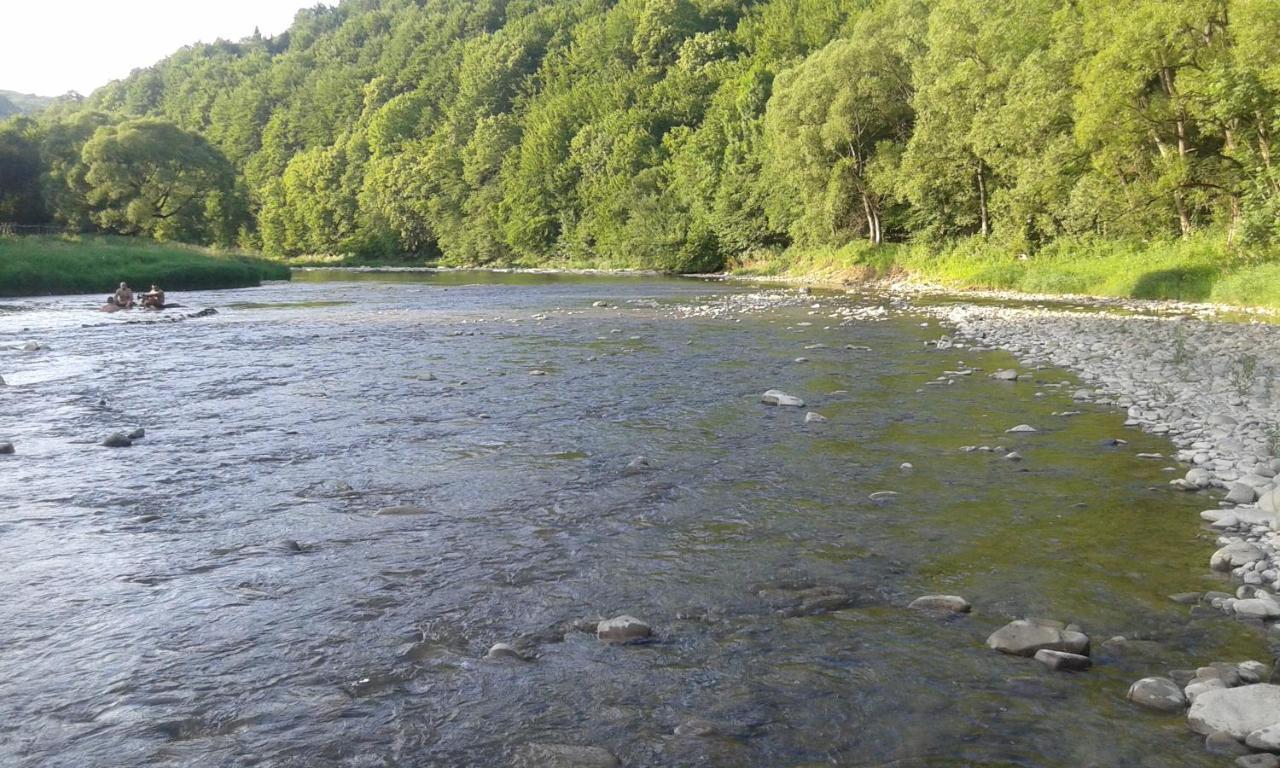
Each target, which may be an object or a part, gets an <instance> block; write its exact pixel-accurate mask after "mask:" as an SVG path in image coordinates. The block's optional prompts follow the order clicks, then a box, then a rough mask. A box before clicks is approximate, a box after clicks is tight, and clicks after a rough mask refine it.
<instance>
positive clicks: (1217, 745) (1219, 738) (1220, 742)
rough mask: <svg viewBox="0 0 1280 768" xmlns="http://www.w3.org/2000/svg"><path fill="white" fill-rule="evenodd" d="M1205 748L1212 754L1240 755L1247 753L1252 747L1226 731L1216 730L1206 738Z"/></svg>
mask: <svg viewBox="0 0 1280 768" xmlns="http://www.w3.org/2000/svg"><path fill="white" fill-rule="evenodd" d="M1204 749H1205V751H1206V752H1208V753H1209V754H1211V755H1226V756H1227V757H1240V756H1243V755H1247V754H1249V752H1250V749H1249V748H1248V747H1246V746H1245V745H1243V744H1241V743H1240V740H1239V739H1237V738H1236V737H1234V736H1232V735H1231V734H1229V733H1227V732H1225V731H1214V732H1213V733H1211V734H1209V735H1208V736H1206V737H1205V739H1204Z"/></svg>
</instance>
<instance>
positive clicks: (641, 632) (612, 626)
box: [596, 614, 653, 643]
mask: <svg viewBox="0 0 1280 768" xmlns="http://www.w3.org/2000/svg"><path fill="white" fill-rule="evenodd" d="M652 634H653V630H652V629H650V628H649V625H648V624H645V623H644V622H643V621H641V620H639V619H637V618H636V617H634V616H627V615H625V614H624V615H622V616H616V617H614V618H612V619H609V620H607V621H602V622H600V623H599V624H597V625H596V637H597V638H599V639H600V640H603V641H605V642H606V643H630V642H634V641H636V640H643V639H645V638H647V637H649V636H650V635H652Z"/></svg>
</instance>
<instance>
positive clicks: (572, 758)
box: [514, 744, 622, 768]
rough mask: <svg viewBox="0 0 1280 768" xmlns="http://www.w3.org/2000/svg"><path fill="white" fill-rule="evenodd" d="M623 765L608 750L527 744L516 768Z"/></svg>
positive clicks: (613, 767) (616, 766)
mask: <svg viewBox="0 0 1280 768" xmlns="http://www.w3.org/2000/svg"><path fill="white" fill-rule="evenodd" d="M621 765H622V763H619V762H618V758H616V757H614V756H613V753H612V752H610V751H609V750H607V749H602V748H600V747H580V746H577V745H574V744H526V745H525V746H524V748H523V749H521V750H520V753H519V754H518V755H517V756H516V761H515V763H514V766H515V768H618V766H621Z"/></svg>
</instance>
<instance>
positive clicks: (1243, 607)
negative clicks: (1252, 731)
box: [1231, 574, 1280, 718]
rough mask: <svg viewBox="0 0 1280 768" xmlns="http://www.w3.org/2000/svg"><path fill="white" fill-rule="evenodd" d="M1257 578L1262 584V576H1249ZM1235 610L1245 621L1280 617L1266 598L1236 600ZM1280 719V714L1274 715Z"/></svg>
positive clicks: (1271, 601)
mask: <svg viewBox="0 0 1280 768" xmlns="http://www.w3.org/2000/svg"><path fill="white" fill-rule="evenodd" d="M1249 575H1251V576H1257V581H1258V582H1259V583H1261V582H1262V576H1261V575H1258V574H1249ZM1231 607H1232V609H1234V610H1235V612H1236V615H1237V616H1242V617H1244V618H1247V619H1274V618H1277V617H1280V605H1277V604H1276V601H1274V600H1268V599H1266V598H1261V597H1254V598H1250V599H1248V600H1237V601H1236V603H1235V605H1233V606H1231ZM1276 716H1277V718H1280V713H1277V714H1276Z"/></svg>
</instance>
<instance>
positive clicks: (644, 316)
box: [0, 273, 1269, 768]
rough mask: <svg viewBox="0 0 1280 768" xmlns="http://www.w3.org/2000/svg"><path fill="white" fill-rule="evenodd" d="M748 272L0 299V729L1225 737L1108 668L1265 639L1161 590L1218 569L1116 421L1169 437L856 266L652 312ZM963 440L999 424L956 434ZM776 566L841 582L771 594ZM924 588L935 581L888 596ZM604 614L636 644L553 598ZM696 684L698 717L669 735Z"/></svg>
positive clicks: (1224, 651) (360, 740) (768, 761)
mask: <svg viewBox="0 0 1280 768" xmlns="http://www.w3.org/2000/svg"><path fill="white" fill-rule="evenodd" d="M357 277H358V278H360V279H359V280H358V281H357V280H356V278H357ZM760 290H761V289H759V288H753V287H749V286H744V285H727V284H721V283H709V282H701V281H680V280H662V279H658V278H600V277H595V278H587V277H568V276H545V275H544V276H538V275H495V274H467V273H450V274H442V275H431V274H412V275H403V274H399V275H385V274H374V275H358V276H353V275H350V274H340V275H332V274H328V275H327V274H324V273H309V274H303V275H300V276H299V280H298V281H296V282H294V283H293V284H272V285H268V286H265V287H262V288H258V289H250V290H242V291H221V292H208V293H202V294H188V295H183V296H176V297H171V298H172V299H173V300H176V301H180V302H182V303H184V304H186V305H187V306H188V307H189V308H190V309H191V310H194V309H199V308H203V307H214V308H216V309H217V311H218V313H217V314H216V315H214V316H211V317H204V318H196V319H188V320H184V321H181V322H172V323H169V322H165V323H144V322H139V320H140V319H141V318H142V317H143V316H142V314H141V313H134V314H133V315H131V316H130V317H129V318H122V317H119V316H106V315H101V314H99V313H96V312H93V311H91V310H92V307H93V306H94V305H95V304H96V297H62V298H54V299H31V300H11V301H10V302H9V303H7V304H5V305H4V306H0V376H3V377H4V378H5V380H6V381H7V382H8V386H5V387H0V439H5V440H12V441H13V442H14V444H15V445H16V446H17V453H16V454H15V455H13V456H0V563H2V564H3V568H0V596H2V597H0V765H6V766H41V767H42V768H43V767H45V766H49V767H55V766H75V767H77V768H83V767H84V766H134V765H138V766H152V765H163V766H240V765H246V766H247V765H259V766H308V767H310V766H316V767H324V766H361V767H363V766H425V765H432V766H434V765H440V766H501V765H508V764H510V763H511V761H512V760H513V759H514V757H515V756H516V755H517V753H518V752H519V750H520V749H521V748H522V746H523V745H526V744H529V743H534V742H543V743H558V744H579V745H592V746H598V747H603V748H606V749H608V750H610V751H611V752H613V753H614V754H615V755H617V756H618V758H619V759H620V760H621V761H622V762H623V764H624V765H627V766H684V765H708V766H740V765H741V766H817V765H849V766H862V765H867V766H871V765H890V764H891V765H903V766H907V765H955V766H960V765H992V766H997V765H998V766H1005V765H1019V766H1090V765H1096V766H1168V765H1185V766H1199V765H1205V766H1211V765H1212V766H1221V765H1224V764H1225V763H1227V762H1228V760H1227V759H1226V758H1221V757H1211V756H1209V755H1206V754H1205V753H1204V752H1203V750H1202V748H1201V746H1200V743H1199V739H1198V738H1197V737H1194V736H1193V735H1192V734H1191V733H1190V732H1189V731H1188V730H1187V728H1186V724H1185V720H1184V719H1183V718H1182V717H1181V716H1177V715H1173V716H1158V715H1152V714H1148V713H1146V712H1143V711H1139V710H1137V709H1136V708H1134V707H1133V706H1131V705H1129V704H1128V703H1127V702H1126V701H1125V700H1124V693H1125V690H1126V688H1127V687H1128V685H1129V683H1131V682H1132V681H1133V680H1134V679H1136V678H1138V677H1142V676H1146V675H1149V674H1164V673H1165V672H1166V671H1167V670H1168V669H1169V668H1176V667H1187V666H1190V667H1195V666H1198V665H1201V664H1204V663H1207V662H1208V661H1209V660H1214V659H1223V660H1233V661H1241V660H1244V659H1246V658H1260V659H1262V660H1263V661H1266V660H1268V659H1269V656H1264V655H1263V654H1264V649H1263V643H1262V640H1261V637H1260V635H1259V634H1258V633H1256V632H1255V631H1254V630H1251V629H1249V628H1248V627H1244V626H1241V625H1238V624H1235V623H1234V622H1231V621H1228V620H1226V619H1212V618H1209V619H1192V618H1191V617H1189V615H1188V612H1187V609H1186V608H1185V607H1183V606H1179V605H1177V604H1175V603H1173V602H1171V601H1170V600H1169V599H1168V597H1167V596H1168V595H1169V594H1171V593H1174V592H1183V591H1189V590H1197V589H1198V590H1204V589H1214V588H1222V587H1223V586H1224V585H1225V584H1226V582H1225V581H1214V580H1213V579H1212V578H1211V577H1210V576H1209V575H1208V571H1207V567H1206V562H1207V559H1208V556H1209V554H1210V552H1211V551H1212V543H1211V539H1212V536H1211V535H1210V534H1208V533H1207V532H1204V531H1202V530H1201V529H1200V527H1199V525H1198V518H1197V515H1196V512H1198V511H1199V510H1201V509H1205V508H1208V507H1211V506H1213V502H1212V500H1211V499H1209V498H1208V497H1199V498H1197V497H1194V496H1186V495H1175V494H1173V493H1171V492H1170V491H1168V490H1167V485H1166V483H1167V480H1168V477H1169V474H1168V473H1167V472H1166V471H1164V470H1165V468H1166V467H1167V466H1169V463H1168V462H1162V461H1152V460H1147V459H1140V458H1137V457H1136V454H1137V453H1139V452H1162V453H1165V454H1168V453H1169V452H1170V446H1169V445H1168V444H1167V443H1165V442H1162V441H1160V440H1159V439H1157V438H1155V437H1150V436H1145V435H1143V434H1140V433H1135V432H1132V431H1130V430H1125V429H1124V428H1123V427H1122V422H1123V419H1124V417H1123V415H1122V414H1119V413H1114V412H1109V411H1106V410H1103V409H1100V408H1097V407H1091V406H1083V407H1082V406H1079V405H1078V404H1074V403H1072V402H1071V400H1070V393H1071V391H1072V389H1073V388H1074V384H1073V383H1068V384H1066V385H1063V382H1072V379H1071V376H1070V375H1069V374H1067V373H1066V372H1063V371H1054V370H1045V371H1039V372H1037V374H1036V380H1035V382H1033V383H1023V382H1019V383H1018V384H1014V385H1010V384H1006V383H1001V382H995V381H992V380H990V379H988V378H987V376H986V373H987V372H989V371H991V370H994V369H996V368H999V367H1008V366H1010V365H1013V364H1015V361H1014V360H1013V359H1012V358H1010V357H1008V356H1007V355H1005V354H1002V353H999V352H973V351H970V350H963V349H948V350H935V349H931V348H929V347H927V346H926V345H925V342H926V341H928V340H931V339H937V338H938V337H939V336H940V335H941V334H942V333H943V332H944V329H940V328H939V327H938V326H937V325H936V324H934V323H929V324H928V325H927V326H922V324H924V323H926V322H928V321H927V320H926V319H925V318H923V317H920V316H913V315H910V314H905V315H893V316H891V317H889V318H888V319H885V320H883V321H879V322H875V321H870V320H868V321H842V320H840V319H832V318H831V317H830V316H829V315H830V313H831V311H832V310H834V309H837V308H839V307H845V306H862V305H868V304H870V305H874V304H877V303H879V302H878V300H877V299H875V298H874V297H867V298H864V299H858V298H856V297H836V296H823V295H815V296H812V297H804V298H803V299H802V300H800V299H799V297H796V298H795V300H788V301H786V302H776V303H777V304H778V306H773V307H772V308H767V309H763V310H761V311H755V312H734V313H727V314H720V315H716V316H699V314H698V313H696V312H695V313H689V312H688V310H689V309H690V308H691V307H696V306H700V305H702V304H705V303H707V302H728V303H729V304H730V305H731V306H741V305H742V303H743V302H741V301H739V302H738V303H734V300H735V299H734V297H738V299H741V298H742V297H741V295H743V294H747V293H750V292H756V291H760ZM768 290H770V291H771V290H772V289H768ZM779 293H785V294H787V295H788V296H792V297H794V296H795V294H794V292H791V291H786V292H779ZM599 300H603V301H607V302H609V304H610V306H609V307H607V308H598V307H593V306H592V303H593V302H595V301H599ZM812 304H819V305H820V307H819V308H817V309H814V308H812V307H811V305H812ZM180 311H182V312H186V311H189V310H180ZM685 314H692V315H693V316H690V317H686V316H682V315H685ZM29 340H35V341H38V342H39V343H41V344H43V345H46V348H45V349H42V350H40V351H22V346H23V344H24V343H25V342H27V341H29ZM818 344H821V345H825V346H822V347H814V345H818ZM847 345H853V346H854V347H855V349H847V348H846V347H847ZM864 348H865V349H864ZM802 356H803V357H806V358H808V362H802V363H798V362H795V359H796V358H797V357H802ZM965 366H968V367H970V368H977V369H979V370H978V371H977V372H976V373H974V374H973V375H971V376H954V377H952V378H953V379H954V383H952V384H950V385H948V384H945V382H943V383H937V382H936V381H935V380H936V379H937V378H938V377H939V376H940V375H942V373H943V372H944V371H948V370H952V371H954V370H959V369H960V368H962V367H965ZM532 370H541V371H544V372H545V374H546V375H542V376H538V375H531V373H530V371H532ZM931 382H932V383H931ZM774 387H776V388H779V389H784V390H786V391H788V392H790V393H792V394H797V395H800V396H801V397H803V398H805V400H806V401H808V407H807V408H803V409H793V408H773V407H769V406H766V405H762V404H761V403H760V402H759V397H760V394H761V393H762V392H763V391H764V390H766V389H769V388H774ZM1038 394H1039V395H1040V396H1037V395H1038ZM808 410H813V411H817V412H819V413H821V414H823V415H825V416H827V417H828V418H829V421H828V422H826V423H819V424H808V425H806V424H805V423H804V416H805V413H806V411H808ZM1068 410H1083V411H1084V412H1083V413H1082V414H1080V415H1078V416H1074V417H1062V416H1054V415H1052V414H1053V413H1055V412H1061V411H1068ZM1020 423H1029V424H1033V425H1035V426H1037V427H1039V428H1040V429H1041V431H1040V432H1039V433H1037V434H1032V435H1006V434H1004V431H1005V430H1006V429H1008V428H1009V427H1012V426H1014V425H1016V424H1020ZM137 427H143V428H145V430H146V436H145V438H143V439H141V440H138V441H137V442H136V444H135V445H134V446H133V447H131V448H126V449H108V448H104V447H101V446H100V442H101V440H102V439H103V438H104V437H105V436H106V435H107V434H109V433H111V432H115V431H126V432H127V431H130V430H132V429H134V428H137ZM1113 437H1122V438H1124V439H1126V440H1128V441H1129V442H1128V444H1127V445H1120V446H1110V445H1106V444H1104V441H1105V440H1107V439H1108V438H1113ZM984 444H985V445H997V444H999V445H1005V446H1008V447H1010V448H1015V449H1017V450H1018V451H1019V452H1021V453H1022V454H1023V455H1024V456H1025V457H1026V459H1025V461H1023V462H1021V463H1014V462H1009V461H1004V460H1001V459H999V458H997V457H996V456H994V455H992V454H989V453H978V452H975V453H963V452H961V451H960V450H959V448H960V447H961V446H963V445H984ZM640 455H644V456H647V457H649V458H650V459H651V460H652V464H653V468H652V469H651V470H649V471H642V472H634V473H632V472H628V471H627V470H626V468H627V465H628V462H630V461H631V460H632V459H634V458H635V457H637V456H640ZM904 462H909V463H910V464H912V465H914V469H913V470H911V471H904V470H902V469H900V465H902V464H903V463H904ZM879 491H896V492H897V493H898V494H899V495H897V496H894V497H891V498H889V499H881V500H879V501H873V500H872V499H871V498H869V496H870V494H872V493H875V492H879ZM397 505H413V506H417V507H421V508H422V511H423V514H414V515H386V514H378V513H379V511H380V510H383V509H385V508H387V507H392V506H397ZM806 587H824V588H827V589H828V591H829V592H830V593H831V594H835V593H836V592H839V593H841V594H843V595H846V596H847V600H844V601H843V602H842V601H840V600H836V601H835V602H836V603H839V604H838V605H825V606H820V607H818V608H815V609H814V611H813V614H814V615H794V614H796V613H797V611H795V610H789V607H790V606H791V602H789V599H790V598H789V597H788V595H789V594H792V593H789V592H788V590H791V591H794V590H796V589H800V588H806ZM927 593H948V594H960V595H964V596H965V597H967V598H968V599H969V600H970V601H971V602H972V603H973V604H974V612H973V614H972V615H969V616H963V617H940V616H937V615H932V614H927V613H920V612H916V611H910V610H907V609H906V608H905V605H906V604H907V603H908V602H910V600H911V599H913V598H914V597H916V596H918V595H921V594H927ZM619 613H629V614H632V615H635V616H639V617H641V618H643V619H644V620H646V621H647V622H649V623H650V624H651V625H652V626H653V627H654V630H655V633H656V637H655V639H654V642H651V643H649V644H645V645H635V646H625V647H613V646H607V645H604V644H602V643H600V642H598V641H597V640H596V639H595V637H594V635H591V634H588V633H586V632H583V631H579V630H580V629H581V624H582V622H583V620H595V619H599V618H602V617H609V616H614V615H617V614H619ZM1026 615H1030V616H1044V617H1050V618H1056V619H1059V620H1063V621H1073V622H1077V623H1079V624H1080V625H1081V626H1082V627H1083V629H1084V630H1085V631H1086V632H1088V633H1089V634H1090V635H1091V636H1092V637H1093V640H1094V656H1095V662H1096V666H1095V667H1094V669H1093V670H1091V671H1089V672H1087V673H1083V674H1063V673H1053V672H1049V671H1047V670H1045V669H1043V668H1042V667H1041V666H1040V665H1039V664H1037V663H1035V662H1034V661H1031V660H1029V659H1020V658H1012V657H1006V656H1001V655H999V654H996V653H994V652H992V651H989V650H987V649H986V648H985V646H984V645H983V642H984V640H985V639H986V637H987V635H988V634H989V633H990V632H991V631H992V630H994V629H995V628H997V627H998V626H1000V625H1002V624H1004V623H1005V622H1007V621H1009V620H1010V619H1013V618H1018V617H1021V616H1026ZM575 623H576V624H575ZM1113 635H1125V636H1127V637H1129V638H1139V639H1143V640H1147V641H1151V642H1144V643H1136V644H1131V645H1130V648H1129V650H1127V651H1125V652H1120V651H1118V650H1115V649H1114V648H1113V649H1111V650H1108V649H1107V648H1104V647H1102V641H1104V640H1106V639H1107V638H1109V637H1111V636H1113ZM495 642H508V643H511V644H513V645H516V646H517V647H518V648H520V649H521V650H522V651H523V652H524V653H526V654H527V655H528V656H529V659H530V660H529V661H527V662H520V661H515V660H505V661H486V660H483V658H482V657H483V656H484V654H485V651H486V650H487V649H488V648H489V646H490V645H492V644H493V643H495ZM694 718H700V719H703V720H707V721H710V722H711V723H713V724H714V733H713V734H712V735H710V736H702V737H696V738H695V737H687V736H677V735H675V734H674V729H675V728H676V727H677V726H679V725H681V724H682V723H685V722H686V721H688V720H690V719H694Z"/></svg>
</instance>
